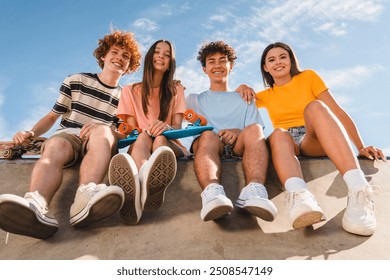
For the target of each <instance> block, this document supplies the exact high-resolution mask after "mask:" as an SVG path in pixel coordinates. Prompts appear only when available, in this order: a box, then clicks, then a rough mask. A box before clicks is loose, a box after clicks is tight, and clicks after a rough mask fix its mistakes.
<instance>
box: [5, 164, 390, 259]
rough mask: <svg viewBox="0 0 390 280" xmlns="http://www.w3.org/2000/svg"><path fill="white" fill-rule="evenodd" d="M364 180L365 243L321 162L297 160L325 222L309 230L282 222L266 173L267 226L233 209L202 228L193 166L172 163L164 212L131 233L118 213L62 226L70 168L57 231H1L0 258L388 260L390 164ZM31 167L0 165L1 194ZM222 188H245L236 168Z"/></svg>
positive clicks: (279, 200)
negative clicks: (371, 203)
mask: <svg viewBox="0 0 390 280" xmlns="http://www.w3.org/2000/svg"><path fill="white" fill-rule="evenodd" d="M359 161H360V164H361V166H362V169H363V171H364V173H365V174H366V177H367V178H368V180H369V181H370V183H371V184H372V185H379V186H380V187H381V191H380V192H379V195H378V196H377V197H376V201H377V204H376V213H377V223H378V229H377V231H376V232H375V234H374V235H373V236H371V237H361V236H355V235H352V234H349V233H347V232H345V231H344V230H343V229H342V228H341V219H342V216H343V213H344V209H345V206H346V203H347V198H346V196H347V189H346V186H345V185H344V182H343V180H342V178H341V176H340V175H339V173H338V171H337V170H336V169H335V167H334V165H333V164H332V163H331V162H330V161H329V160H328V159H326V158H325V159H324V158H319V159H302V160H301V165H302V168H303V171H304V176H305V179H306V180H307V182H308V184H309V188H310V190H311V191H312V192H313V194H314V195H315V196H316V198H317V200H318V201H319V203H320V205H321V207H322V208H323V210H324V212H325V214H326V218H327V220H326V221H325V222H322V223H320V224H318V225H316V226H315V227H314V228H306V229H303V230H293V229H292V228H291V227H290V225H289V223H288V220H287V209H286V208H285V201H284V192H283V191H282V189H281V184H280V182H279V180H278V179H277V178H276V176H275V172H274V170H273V168H272V166H271V167H270V169H269V174H268V179H267V183H266V186H267V188H268V191H269V195H270V198H271V199H272V201H273V202H274V203H275V205H276V206H277V208H278V211H279V212H278V216H277V218H276V219H275V221H273V222H271V223H269V222H264V221H262V220H260V219H256V218H254V217H252V216H250V215H248V214H246V213H242V212H241V211H239V210H237V209H234V210H233V212H232V213H231V215H229V216H228V217H226V218H224V219H221V220H220V221H218V222H212V221H211V222H203V221H201V219H200V217H199V213H200V209H201V199H200V196H199V194H200V188H199V186H198V183H197V180H196V177H195V175H194V172H193V161H192V160H179V164H178V172H177V177H176V178H175V181H174V182H173V184H172V185H171V186H170V187H169V188H168V190H167V193H166V200H165V203H164V205H163V206H162V207H161V208H160V209H159V210H157V211H150V212H144V214H143V216H142V219H141V221H140V223H139V224H138V225H137V226H126V225H124V224H123V223H122V222H121V218H120V217H119V214H117V215H114V216H113V217H110V218H109V219H107V220H105V221H102V222H100V223H98V224H95V225H93V226H90V227H88V228H84V229H74V228H72V227H70V226H69V209H70V206H71V204H72V202H73V197H74V193H75V190H76V186H77V181H78V173H77V170H76V169H74V168H73V169H67V170H64V179H63V183H62V186H61V188H60V190H59V192H58V193H57V194H56V196H55V198H54V201H53V203H52V205H51V207H50V209H51V211H52V212H53V214H54V215H55V217H56V218H57V219H58V221H59V223H60V229H59V231H58V232H57V234H55V235H54V236H53V237H51V238H49V239H47V240H37V239H34V238H29V237H24V236H18V235H14V234H9V236H8V238H7V233H6V232H4V231H2V230H0V259H3V260H10V259H11V260H13V259H16V260H18V259H19V260H28V259H37V260H49V259H65V260H66V259H76V258H97V259H106V260H110V259H113V260H116V259H147V260H148V259H186V260H188V259H259V260H260V259H268V260H284V259H319V260H322V259H372V260H378V259H390V246H388V240H390V222H389V218H388V213H390V203H389V199H390V165H389V163H383V162H372V161H369V160H361V159H360V160H359ZM34 163H35V160H26V159H25V160H16V161H5V160H0V180H1V185H0V193H14V194H18V195H24V193H25V192H26V190H27V186H28V184H29V179H30V173H31V170H32V167H33V164H34ZM223 169H224V173H223V182H222V183H223V184H224V186H225V190H226V193H227V195H228V197H230V198H231V199H232V201H234V200H235V199H236V198H237V196H238V194H239V188H240V187H241V186H243V185H244V178H243V174H242V170H241V162H239V161H238V162H237V161H226V162H224V163H223Z"/></svg>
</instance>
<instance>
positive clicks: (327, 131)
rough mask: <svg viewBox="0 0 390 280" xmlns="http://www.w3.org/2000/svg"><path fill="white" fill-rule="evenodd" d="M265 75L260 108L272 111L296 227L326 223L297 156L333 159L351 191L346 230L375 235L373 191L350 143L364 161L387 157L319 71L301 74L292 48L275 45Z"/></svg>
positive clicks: (278, 163) (273, 142) (279, 167)
mask: <svg viewBox="0 0 390 280" xmlns="http://www.w3.org/2000/svg"><path fill="white" fill-rule="evenodd" d="M261 72H262V75H263V82H264V85H265V87H266V89H265V90H263V91H261V92H258V93H257V94H256V105H257V107H265V108H266V109H267V111H268V114H269V116H270V119H271V121H272V123H273V126H274V131H273V132H272V134H271V135H270V136H269V138H268V140H269V143H270V147H271V155H272V161H273V164H274V166H275V169H276V172H277V174H278V176H279V179H280V181H281V182H282V184H283V185H284V186H285V188H286V191H287V193H288V203H289V219H290V222H291V223H292V225H293V227H294V228H296V229H298V228H303V227H307V226H310V225H312V224H314V223H318V222H319V221H321V219H322V218H323V212H322V210H321V208H320V207H319V205H318V203H317V201H316V200H315V198H314V196H313V195H312V194H311V193H310V192H309V191H308V189H307V186H306V183H305V181H304V180H303V175H302V170H301V167H300V164H299V161H298V159H297V156H299V155H302V156H328V157H329V158H330V159H331V160H332V162H333V163H334V164H335V165H336V167H337V169H338V170H339V172H340V173H341V175H342V176H343V179H344V181H345V183H346V185H347V186H348V190H349V192H348V205H347V208H346V211H345V214H344V217H343V220H342V226H343V228H344V230H346V231H348V232H350V233H354V234H358V235H366V236H368V235H372V234H373V233H374V231H375V228H376V219H375V215H374V202H373V200H372V189H371V187H370V185H369V183H368V182H367V180H366V178H365V176H364V173H363V172H362V170H361V169H360V166H359V162H358V160H357V158H356V156H355V154H354V151H353V149H352V147H351V145H350V142H349V139H350V140H351V141H352V143H353V144H354V145H355V146H356V148H357V150H358V151H359V155H360V156H365V157H368V158H370V159H376V160H377V159H378V158H381V159H382V160H385V159H386V157H385V156H384V154H383V153H382V151H381V150H380V149H378V148H375V147H373V146H369V147H367V146H365V144H364V143H363V140H362V138H361V137H360V134H359V132H358V129H357V127H356V125H355V123H354V122H353V120H352V119H351V117H350V116H349V115H348V114H347V113H346V112H345V111H344V110H343V109H342V108H341V107H340V105H339V104H338V103H337V102H336V100H335V99H334V98H333V96H332V94H331V93H330V92H329V90H328V88H327V86H326V85H325V83H324V82H323V81H322V79H321V78H320V77H319V76H318V75H317V74H316V73H315V72H314V71H311V70H305V71H302V70H300V68H299V65H298V61H297V59H296V57H295V55H294V53H293V51H292V49H291V48H290V47H289V46H288V45H286V44H284V43H280V42H277V43H274V44H271V45H269V46H268V47H267V48H266V49H265V50H264V52H263V54H262V57H261ZM348 137H349V139H348Z"/></svg>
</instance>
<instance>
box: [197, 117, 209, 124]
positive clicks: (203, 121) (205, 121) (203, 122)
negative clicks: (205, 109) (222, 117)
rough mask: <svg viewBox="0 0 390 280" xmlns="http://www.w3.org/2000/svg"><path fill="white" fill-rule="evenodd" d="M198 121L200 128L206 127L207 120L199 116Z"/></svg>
mask: <svg viewBox="0 0 390 280" xmlns="http://www.w3.org/2000/svg"><path fill="white" fill-rule="evenodd" d="M198 119H199V120H200V125H201V126H205V125H207V119H206V118H205V117H203V116H200V115H199V116H198Z"/></svg>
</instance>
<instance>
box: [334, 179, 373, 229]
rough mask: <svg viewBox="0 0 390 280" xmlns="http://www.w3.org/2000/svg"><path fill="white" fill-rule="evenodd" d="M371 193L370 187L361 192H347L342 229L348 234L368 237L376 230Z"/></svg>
mask: <svg viewBox="0 0 390 280" xmlns="http://www.w3.org/2000/svg"><path fill="white" fill-rule="evenodd" d="M374 208H375V206H374V201H373V192H372V189H371V187H370V186H367V187H366V188H365V189H363V190H361V191H349V192H348V204H347V208H346V209H345V212H344V216H343V220H342V227H343V229H344V230H345V231H348V232H350V233H354V234H358V235H364V236H370V235H372V234H373V233H374V231H375V229H376V219H375V213H374Z"/></svg>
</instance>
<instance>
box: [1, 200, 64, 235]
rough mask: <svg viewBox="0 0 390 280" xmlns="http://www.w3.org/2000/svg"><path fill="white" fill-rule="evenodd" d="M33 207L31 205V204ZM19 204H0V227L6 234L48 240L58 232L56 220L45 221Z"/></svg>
mask: <svg viewBox="0 0 390 280" xmlns="http://www.w3.org/2000/svg"><path fill="white" fill-rule="evenodd" d="M30 205H31V204H30ZM31 207H34V206H33V205H31V206H30V207H29V206H26V205H24V203H23V204H19V203H17V202H2V203H1V204H0V221H1V223H0V227H1V228H2V229H3V230H5V231H6V232H10V233H14V234H20V235H25V236H30V237H34V238H38V239H46V238H48V237H50V236H52V235H53V234H55V233H56V232H57V231H58V223H57V221H56V220H54V219H51V218H50V219H51V220H52V221H47V220H43V219H42V218H41V217H39V216H37V215H36V213H35V212H34V210H33V209H32V208H31Z"/></svg>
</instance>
